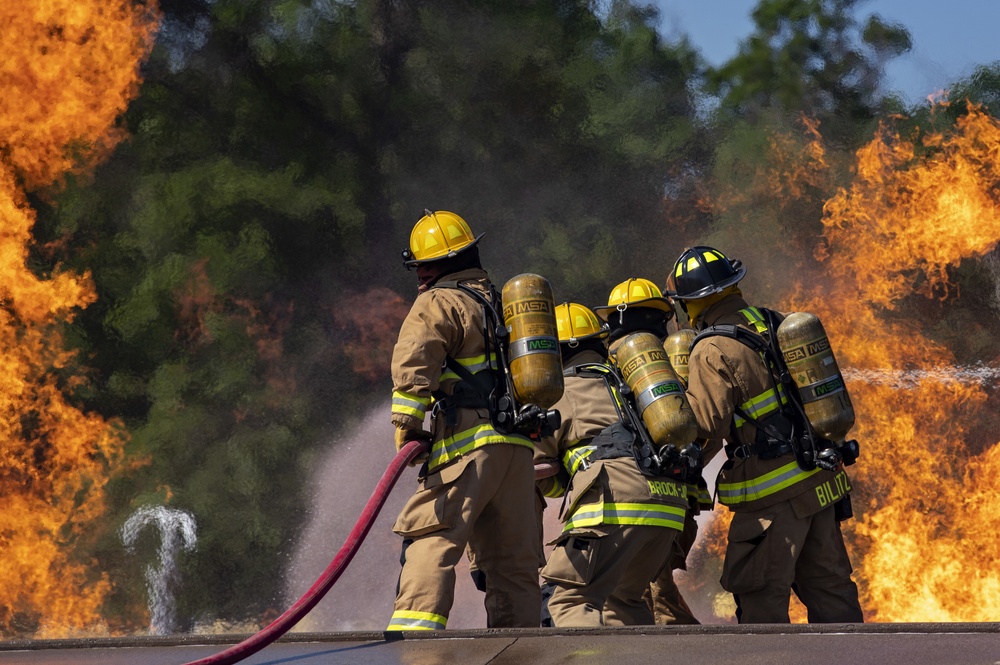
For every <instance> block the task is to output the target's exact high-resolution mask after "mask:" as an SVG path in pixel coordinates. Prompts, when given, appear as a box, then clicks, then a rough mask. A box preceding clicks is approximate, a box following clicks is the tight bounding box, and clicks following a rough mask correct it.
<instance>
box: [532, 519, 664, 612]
mask: <svg viewBox="0 0 1000 665" xmlns="http://www.w3.org/2000/svg"><path fill="white" fill-rule="evenodd" d="M601 528H602V529H606V530H607V531H608V532H607V534H606V535H603V536H600V535H596V534H595V535H591V534H586V535H578V536H577V535H574V536H570V537H569V538H568V539H566V540H565V541H563V542H562V543H560V544H559V545H557V546H556V548H555V549H554V550H553V551H552V554H550V555H549V561H548V563H547V564H546V565H545V568H544V569H542V577H543V578H544V579H545V580H546V581H547V582H550V583H552V584H553V585H555V588H554V590H553V592H552V597H551V598H549V603H548V608H549V612H550V613H551V614H552V621H553V623H554V624H555V626H556V627H557V628H563V627H570V626H629V625H652V623H653V612H652V611H651V610H650V608H649V605H648V604H647V602H646V600H645V598H643V594H644V593H645V592H646V590H647V588H648V587H649V583H650V581H651V580H652V579H653V578H654V577H656V575H657V573H659V572H660V570H661V569H662V568H663V567H664V566H666V564H667V557H666V556H665V554H667V553H669V552H670V551H671V549H672V548H673V545H674V539H675V538H676V537H677V535H678V534H679V532H678V531H677V530H676V529H670V528H667V527H659V526H631V525H620V526H619V525H607V526H604V527H601Z"/></svg>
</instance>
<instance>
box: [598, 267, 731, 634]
mask: <svg viewBox="0 0 1000 665" xmlns="http://www.w3.org/2000/svg"><path fill="white" fill-rule="evenodd" d="M594 311H595V312H596V313H597V316H598V317H600V318H601V319H602V320H604V321H606V322H607V324H608V326H609V329H610V342H611V347H610V349H611V357H612V359H613V358H615V356H616V353H617V351H618V348H619V347H620V346H621V343H622V342H624V341H625V338H626V337H627V336H628V335H630V334H631V333H634V332H649V333H652V334H654V335H656V336H657V337H658V338H659V339H661V340H662V339H663V338H665V337H666V336H667V333H668V332H669V330H668V327H669V326H670V323H671V320H672V319H673V318H674V309H673V307H672V306H671V305H670V302H669V301H668V300H667V299H666V298H664V297H663V293H662V292H661V291H660V289H659V287H657V286H656V285H655V284H654V283H653V282H651V281H650V280H648V279H643V278H641V277H632V278H629V279H627V280H625V281H624V282H622V283H621V284H618V285H617V286H615V287H614V288H613V289H612V290H611V293H610V294H609V296H608V304H607V306H606V307H595V308H594ZM720 450H721V446H718V445H712V446H708V447H706V448H705V449H704V450H703V462H704V464H708V462H709V461H711V459H712V458H713V457H714V456H715V455H716V454H717V453H718V452H719V451H720ZM687 494H688V500H689V505H690V510H688V513H687V515H686V517H685V520H684V530H683V531H682V532H681V533H680V534H679V535H678V537H677V540H676V542H675V545H676V546H675V548H674V550H673V551H672V552H668V553H666V557H667V561H668V563H669V565H668V566H666V567H664V568H663V570H662V571H660V574H659V575H657V576H656V579H654V580H653V581H652V582H651V583H650V585H649V591H648V592H647V593H646V599H647V601H648V602H649V604H650V606H651V607H652V609H653V616H654V618H655V621H656V623H657V624H661V625H685V624H686V625H690V624H698V623H701V622H700V621H698V619H697V617H695V615H694V612H692V611H691V608H690V607H689V606H688V604H687V601H686V600H685V599H684V596H683V594H681V591H680V589H678V588H677V584H676V582H675V581H674V571H675V570H686V569H687V556H688V553H689V552H690V551H691V548H692V546H693V545H694V541H695V539H696V538H697V536H698V522H697V521H696V520H695V517H696V516H697V515H698V514H699V513H700V512H701V511H702V510H711V509H712V507H713V502H712V497H711V495H710V494H709V493H708V486H707V484H706V483H705V481H704V479H703V478H700V477H699V478H697V479H695V480H693V481H692V482H689V483H688V484H687Z"/></svg>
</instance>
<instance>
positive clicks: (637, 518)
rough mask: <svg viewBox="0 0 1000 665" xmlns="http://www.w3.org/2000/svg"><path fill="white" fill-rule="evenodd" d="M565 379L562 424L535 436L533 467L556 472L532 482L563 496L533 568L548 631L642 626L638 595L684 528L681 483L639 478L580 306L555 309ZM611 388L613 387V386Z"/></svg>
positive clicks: (598, 328) (597, 338)
mask: <svg viewBox="0 0 1000 665" xmlns="http://www.w3.org/2000/svg"><path fill="white" fill-rule="evenodd" d="M556 321H557V324H558V328H559V342H560V344H559V346H560V353H561V354H562V360H563V367H564V369H565V373H566V374H567V377H566V380H565V389H564V391H563V396H562V399H560V400H559V402H557V403H556V405H555V409H556V410H558V411H559V413H560V414H561V415H562V423H561V425H560V426H559V428H558V429H557V430H556V432H555V434H554V435H553V436H550V437H543V438H542V440H541V441H540V442H539V443H538V444H537V446H536V451H535V461H536V463H543V462H546V461H549V460H553V459H559V460H561V461H562V464H563V470H564V473H563V474H562V475H560V476H556V477H553V478H551V479H545V480H543V481H540V482H541V483H543V485H542V489H543V490H544V491H545V493H546V495H547V496H550V497H559V496H563V495H564V494H565V499H564V501H563V508H562V511H561V513H560V519H561V520H562V522H563V531H562V533H561V534H560V535H559V537H558V538H557V539H556V541H555V542H554V544H555V549H554V550H553V551H552V554H551V555H550V556H549V560H548V562H547V563H546V565H545V567H544V568H543V569H542V578H543V579H544V580H545V581H546V582H547V583H548V584H550V585H552V587H553V589H552V595H551V597H550V598H549V600H548V611H549V613H550V614H551V616H552V621H553V623H554V624H555V626H556V627H567V626H601V625H606V626H612V625H650V624H652V623H653V614H652V611H651V610H650V608H649V606H648V605H647V603H646V601H645V599H644V598H643V593H644V592H645V590H646V589H647V587H648V586H649V582H650V580H652V579H653V578H654V577H655V576H656V574H657V573H658V572H659V571H660V569H661V568H663V566H664V564H665V561H666V560H665V558H664V554H663V553H664V552H669V551H671V549H672V548H673V543H674V539H675V538H676V537H677V536H678V534H680V532H681V529H683V527H684V515H685V513H686V512H687V508H688V502H687V496H686V492H685V488H684V486H683V485H679V484H677V483H675V482H674V481H673V480H671V479H670V478H666V477H659V476H646V475H643V473H642V472H640V470H639V467H638V465H637V464H636V461H635V458H634V456H633V452H632V446H633V442H634V435H632V434H631V433H630V432H629V430H628V429H627V428H625V427H624V425H623V423H622V421H621V418H620V415H619V412H618V409H617V408H616V405H615V404H616V403H615V400H613V399H612V395H613V394H615V395H618V397H617V398H616V399H617V401H618V402H619V404H621V398H620V394H619V393H612V392H611V391H609V387H608V386H609V384H608V383H606V381H605V378H604V375H605V374H606V373H607V372H608V369H609V368H608V365H607V364H606V363H607V347H606V343H605V338H606V337H607V332H606V331H605V329H604V327H603V326H602V325H601V323H600V322H599V321H598V320H597V317H595V316H594V314H593V312H592V311H591V310H590V309H589V308H587V307H586V306H584V305H580V304H577V303H564V304H562V305H559V306H558V307H557V308H556ZM612 385H614V384H612Z"/></svg>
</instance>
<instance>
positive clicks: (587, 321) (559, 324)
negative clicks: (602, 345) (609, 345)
mask: <svg viewBox="0 0 1000 665" xmlns="http://www.w3.org/2000/svg"><path fill="white" fill-rule="evenodd" d="M556 328H558V330H559V343H560V344H566V345H567V346H569V347H570V348H572V347H575V346H576V345H578V344H579V343H580V342H582V341H583V340H585V339H593V338H595V337H596V338H598V339H604V338H605V337H607V336H608V328H607V326H605V325H603V324H602V323H601V322H600V321H598V320H597V317H596V316H595V315H594V311H593V310H592V309H590V308H589V307H587V306H586V305H581V304H580V303H575V302H564V303H563V304H561V305H558V306H557V307H556Z"/></svg>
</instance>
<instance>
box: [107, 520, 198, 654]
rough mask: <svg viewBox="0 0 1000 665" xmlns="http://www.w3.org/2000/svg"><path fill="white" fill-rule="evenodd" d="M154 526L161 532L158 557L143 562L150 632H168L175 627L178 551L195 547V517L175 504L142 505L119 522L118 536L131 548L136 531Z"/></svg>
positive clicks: (167, 633) (153, 633)
mask: <svg viewBox="0 0 1000 665" xmlns="http://www.w3.org/2000/svg"><path fill="white" fill-rule="evenodd" d="M147 525H153V526H155V527H156V529H157V531H158V532H159V535H160V547H159V550H158V553H157V561H156V562H155V563H150V564H149V565H147V566H146V590H147V592H148V594H149V633H150V634H151V635H170V634H172V633H174V632H175V630H176V627H177V625H176V624H177V615H176V604H175V601H174V591H175V589H176V587H177V585H179V584H180V570H179V569H178V567H177V554H178V553H179V552H180V551H181V549H182V548H183V549H184V550H186V551H191V550H192V549H194V546H195V542H196V540H197V535H196V526H195V520H194V518H193V517H192V516H191V515H190V514H188V513H186V512H184V511H183V510H177V509H175V508H167V507H165V506H143V507H142V508H139V509H138V510H137V511H135V512H134V513H132V515H131V517H129V518H128V519H127V520H125V524H124V525H122V530H121V537H122V542H123V543H124V544H125V547H126V548H127V549H128V550H129V551H130V552H131V551H133V550H134V548H135V544H136V541H137V539H138V538H139V533H140V532H141V531H142V530H143V529H144V528H145V527H146V526H147Z"/></svg>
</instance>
